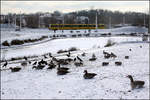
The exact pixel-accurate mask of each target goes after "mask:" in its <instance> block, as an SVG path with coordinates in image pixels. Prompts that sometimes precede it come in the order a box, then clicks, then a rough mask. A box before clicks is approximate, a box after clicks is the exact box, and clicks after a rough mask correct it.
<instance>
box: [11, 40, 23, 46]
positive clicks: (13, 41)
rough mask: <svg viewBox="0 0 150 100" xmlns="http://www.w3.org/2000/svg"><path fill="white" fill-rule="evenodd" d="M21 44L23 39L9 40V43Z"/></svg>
mask: <svg viewBox="0 0 150 100" xmlns="http://www.w3.org/2000/svg"><path fill="white" fill-rule="evenodd" d="M21 44H24V41H23V40H17V39H16V40H12V41H11V45H21Z"/></svg>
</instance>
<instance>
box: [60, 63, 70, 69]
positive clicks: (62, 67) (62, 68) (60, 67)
mask: <svg viewBox="0 0 150 100" xmlns="http://www.w3.org/2000/svg"><path fill="white" fill-rule="evenodd" d="M57 70H69V68H67V67H60V64H58V68H57Z"/></svg>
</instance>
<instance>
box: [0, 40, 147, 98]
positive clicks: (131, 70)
mask: <svg viewBox="0 0 150 100" xmlns="http://www.w3.org/2000/svg"><path fill="white" fill-rule="evenodd" d="M140 46H142V48H140ZM129 48H131V49H132V51H129ZM103 50H105V51H107V52H113V53H115V54H116V55H117V58H115V59H104V57H103ZM86 53H87V54H86V56H85V57H83V56H81V55H79V57H81V59H83V61H84V65H83V67H75V65H74V64H73V63H70V64H69V65H66V66H65V67H68V68H70V69H69V70H70V73H68V74H67V75H62V76H58V75H57V74H56V71H57V70H56V69H52V70H47V69H46V68H47V67H48V66H46V67H45V68H44V69H43V70H35V69H32V65H30V64H29V65H28V66H27V67H25V68H23V69H22V70H21V71H20V72H14V73H12V72H11V71H10V70H4V71H1V98H2V99H148V98H149V44H148V43H144V42H143V43H141V42H134V43H133V42H128V43H121V44H118V45H114V46H112V47H105V48H97V49H95V48H94V49H91V50H87V51H86ZM93 53H95V54H96V57H97V60H96V61H93V62H90V61H89V60H88V59H89V58H91V56H92V54H93ZM74 56H75V55H72V57H74ZM124 56H129V59H124ZM48 59H50V58H48ZM104 61H107V62H109V65H108V66H102V62H104ZM115 61H121V62H122V63H123V64H122V65H121V66H115V64H114V63H115ZM15 66H20V63H19V64H9V65H8V67H15ZM85 69H87V70H88V72H92V73H96V74H97V76H96V77H95V78H93V79H87V80H86V79H84V78H83V74H84V73H83V71H84V70H85ZM127 75H132V76H133V78H134V79H135V80H143V81H145V85H144V88H141V89H135V90H131V87H130V80H129V79H128V78H127V77H126V76H127ZM129 90H131V91H129Z"/></svg>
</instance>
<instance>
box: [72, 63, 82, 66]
mask: <svg viewBox="0 0 150 100" xmlns="http://www.w3.org/2000/svg"><path fill="white" fill-rule="evenodd" d="M74 65H75V66H83V62H75V63H74Z"/></svg>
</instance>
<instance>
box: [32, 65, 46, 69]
mask: <svg viewBox="0 0 150 100" xmlns="http://www.w3.org/2000/svg"><path fill="white" fill-rule="evenodd" d="M44 67H45V65H38V66H33V67H32V69H33V68H35V69H38V70H39V69H43V68H44Z"/></svg>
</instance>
